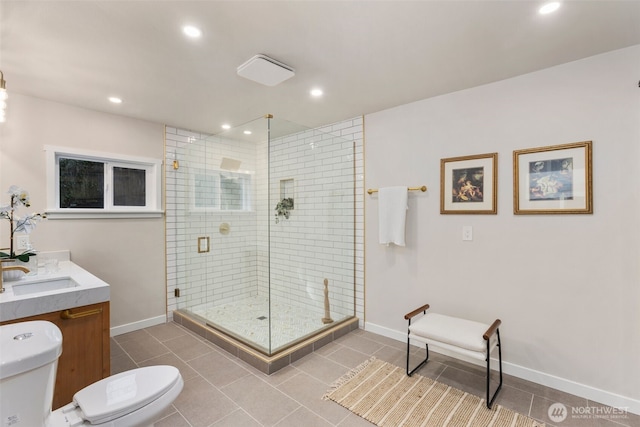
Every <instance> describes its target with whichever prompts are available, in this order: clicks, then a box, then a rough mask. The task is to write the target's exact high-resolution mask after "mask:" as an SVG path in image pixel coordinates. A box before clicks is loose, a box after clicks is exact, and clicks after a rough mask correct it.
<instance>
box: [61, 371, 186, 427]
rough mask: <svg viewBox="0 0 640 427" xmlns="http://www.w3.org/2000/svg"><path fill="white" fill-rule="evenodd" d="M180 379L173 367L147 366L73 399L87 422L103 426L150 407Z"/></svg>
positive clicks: (79, 393) (121, 374)
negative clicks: (102, 424) (150, 404)
mask: <svg viewBox="0 0 640 427" xmlns="http://www.w3.org/2000/svg"><path fill="white" fill-rule="evenodd" d="M179 378H180V371H178V369H177V368H175V367H173V366H165V365H160V366H148V367H145V368H138V369H132V370H130V371H126V372H121V373H119V374H117V375H113V376H110V377H107V378H105V379H103V380H100V381H98V382H96V383H93V384H91V385H90V386H88V387H85V388H83V389H82V390H80V391H79V392H77V393H76V394H75V395H74V396H73V401H74V402H75V403H76V404H77V405H78V406H79V407H80V410H81V411H82V414H83V415H84V417H83V418H84V419H85V420H87V421H89V422H90V423H91V424H100V423H106V422H108V421H111V420H113V419H115V418H119V417H121V416H123V415H126V414H128V413H131V412H133V411H136V410H138V409H140V408H141V407H143V406H145V405H148V404H149V403H151V402H153V401H154V400H156V399H157V398H158V397H159V396H161V395H163V394H164V393H166V392H167V390H169V389H170V388H171V387H172V386H173V385H174V384H175V383H176V382H177V381H178V380H179Z"/></svg>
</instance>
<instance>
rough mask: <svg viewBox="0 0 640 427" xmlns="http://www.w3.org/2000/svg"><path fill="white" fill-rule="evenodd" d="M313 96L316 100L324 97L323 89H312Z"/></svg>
mask: <svg viewBox="0 0 640 427" xmlns="http://www.w3.org/2000/svg"><path fill="white" fill-rule="evenodd" d="M310 93H311V96H315V97H316V98H317V97H319V96H322V93H323V92H322V89H311V92H310Z"/></svg>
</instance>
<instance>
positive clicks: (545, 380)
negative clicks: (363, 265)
mask: <svg viewBox="0 0 640 427" xmlns="http://www.w3.org/2000/svg"><path fill="white" fill-rule="evenodd" d="M364 329H365V330H366V331H369V332H373V333H375V334H378V335H382V336H385V337H387V338H391V339H394V340H397V341H400V342H405V343H406V342H407V332H406V331H403V332H400V331H396V330H393V329H389V328H386V327H384V326H380V325H376V324H374V323H370V322H366V323H365V328H364ZM430 349H431V347H430ZM434 351H435V352H437V353H441V354H445V355H447V356H451V357H454V358H457V359H462V360H464V361H466V362H470V363H474V364H478V361H476V360H473V359H469V358H464V357H461V356H460V355H458V354H455V353H453V352H445V351H441V350H440V349H434ZM492 360H493V358H492ZM492 365H493V366H492V367H496V364H495V363H492ZM502 369H503V372H504V373H505V374H509V375H513V376H514V377H518V378H521V379H524V380H527V381H531V382H533V383H536V384H540V385H543V386H546V387H551V388H555V389H557V390H560V391H564V392H565V393H570V394H573V395H575V396H580V397H583V398H585V399H589V400H591V401H593V402H598V403H602V404H605V405H609V406H612V407H614V408H621V409H624V410H626V411H628V412H630V413H632V414H637V415H640V400H637V399H632V398H630V397H626V396H621V395H619V394H615V393H611V392H609V391H606V390H601V389H598V388H595V387H591V386H588V385H585V384H581V383H578V382H575V381H571V380H568V379H566V378H561V377H557V376H555V375H551V374H547V373H544V372H540V371H537V370H535V369H531V368H526V367H524V366H520V365H516V364H514V363H509V362H505V361H504V360H503V361H502Z"/></svg>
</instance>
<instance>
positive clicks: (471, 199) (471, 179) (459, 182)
mask: <svg viewBox="0 0 640 427" xmlns="http://www.w3.org/2000/svg"><path fill="white" fill-rule="evenodd" d="M497 202H498V153H489V154H478V155H475V156H465V157H451V158H448V159H441V160H440V213H441V214H496V213H497V212H498V204H497Z"/></svg>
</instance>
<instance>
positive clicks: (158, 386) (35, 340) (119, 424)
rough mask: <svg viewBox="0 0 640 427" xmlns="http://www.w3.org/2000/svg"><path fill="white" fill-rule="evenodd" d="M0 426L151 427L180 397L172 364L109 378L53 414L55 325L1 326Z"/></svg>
mask: <svg viewBox="0 0 640 427" xmlns="http://www.w3.org/2000/svg"><path fill="white" fill-rule="evenodd" d="M0 348H1V349H2V351H1V352H0V425H1V426H3V427H4V426H12V427H36V426H44V427H63V426H64V427H71V426H102V427H107V426H108V427H137V426H148V425H151V424H152V423H153V422H154V421H156V420H157V418H158V416H159V415H161V414H162V413H163V411H164V410H165V409H166V408H167V407H169V406H170V405H171V403H172V402H173V400H174V399H175V398H176V397H177V396H178V395H179V394H180V392H181V391H182V387H183V385H184V382H183V380H182V376H181V375H180V372H179V371H178V369H176V368H175V367H173V366H164V365H161V366H149V367H145V368H138V369H132V370H130V371H126V372H121V373H119V374H117V375H113V376H110V377H107V378H104V379H102V380H100V381H98V382H96V383H93V384H91V385H89V386H88V387H85V388H83V389H82V390H80V391H78V392H77V393H76V394H75V395H74V396H73V401H72V402H71V403H69V404H68V405H65V406H63V407H62V408H58V409H56V410H55V411H53V412H52V411H51V402H52V400H53V389H54V385H55V377H56V368H57V364H58V357H60V354H62V334H61V332H60V329H58V327H57V326H56V325H54V324H53V323H51V322H45V321H30V322H22V323H15V324H10V325H4V326H0Z"/></svg>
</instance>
